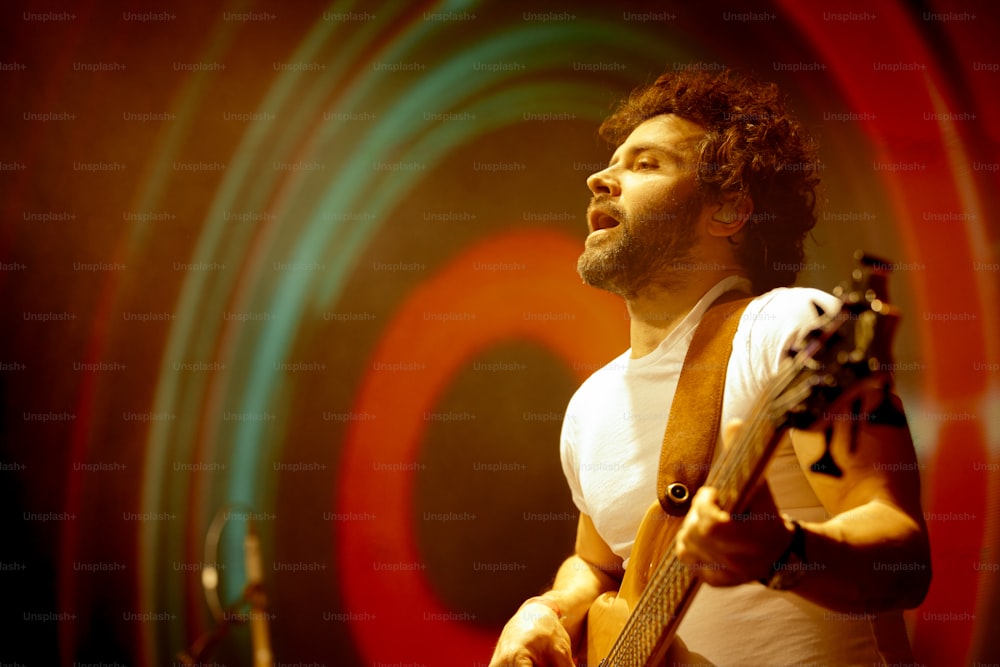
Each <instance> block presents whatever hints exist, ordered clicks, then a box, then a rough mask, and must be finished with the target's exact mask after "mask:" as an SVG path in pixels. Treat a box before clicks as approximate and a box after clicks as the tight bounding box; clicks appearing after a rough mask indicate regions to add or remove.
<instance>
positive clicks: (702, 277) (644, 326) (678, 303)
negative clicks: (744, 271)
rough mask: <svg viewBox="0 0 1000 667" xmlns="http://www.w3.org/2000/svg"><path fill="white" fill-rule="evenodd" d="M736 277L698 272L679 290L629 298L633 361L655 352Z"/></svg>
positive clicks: (723, 272)
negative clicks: (701, 304) (711, 295)
mask: <svg viewBox="0 0 1000 667" xmlns="http://www.w3.org/2000/svg"><path fill="white" fill-rule="evenodd" d="M733 275H741V272H740V271H736V270H729V269H722V270H719V271H706V272H698V275H696V276H691V277H690V279H688V280H686V281H685V282H684V284H682V285H680V286H678V287H676V288H672V289H662V288H653V287H650V288H647V289H645V290H643V291H642V292H640V293H639V294H638V295H636V296H635V297H633V298H630V299H626V301H625V305H626V307H627V308H628V314H629V339H630V342H631V346H632V352H631V356H632V358H633V359H638V358H639V357H644V356H646V355H647V354H649V353H650V352H652V351H653V350H655V349H656V348H657V346H658V345H659V344H660V343H662V342H663V339H664V338H666V337H667V336H668V335H669V334H670V332H671V331H673V330H674V328H676V326H677V324H678V323H679V322H680V321H681V320H683V319H684V316H685V315H687V314H688V313H690V312H691V310H692V309H693V308H694V307H695V305H697V303H698V301H700V300H701V298H702V297H703V296H705V294H706V293H707V292H708V291H709V290H710V289H712V288H713V287H714V286H715V285H717V284H718V283H719V281H721V280H722V279H724V278H727V277H729V276H733Z"/></svg>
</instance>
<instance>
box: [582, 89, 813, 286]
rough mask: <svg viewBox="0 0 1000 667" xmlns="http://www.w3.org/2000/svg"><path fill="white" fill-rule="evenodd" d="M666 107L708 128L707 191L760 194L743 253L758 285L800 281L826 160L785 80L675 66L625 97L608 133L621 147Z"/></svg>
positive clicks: (703, 185) (703, 152)
mask: <svg viewBox="0 0 1000 667" xmlns="http://www.w3.org/2000/svg"><path fill="white" fill-rule="evenodd" d="M660 114H676V115H677V116H680V117H682V118H685V119H687V120H690V121H692V122H694V123H697V124H698V125H701V126H702V127H703V128H705V136H704V137H703V139H702V141H701V144H700V145H699V160H698V184H699V189H700V191H701V195H702V196H703V197H705V198H716V197H718V196H720V195H722V194H725V193H736V192H739V193H744V194H748V195H749V196H750V198H751V200H752V201H753V205H754V210H753V214H752V216H751V217H750V220H749V221H748V223H747V225H746V226H745V227H744V229H743V231H741V233H740V240H739V241H738V247H737V250H736V255H737V258H738V259H739V261H740V263H741V264H742V266H743V268H744V269H745V270H746V271H747V272H748V273H749V275H750V279H751V281H752V282H753V289H754V292H755V293H757V294H760V293H763V292H766V291H767V290H769V289H772V288H774V287H780V286H784V285H790V284H792V283H793V282H794V281H795V276H796V274H797V273H798V271H799V268H801V266H802V260H803V257H804V254H805V251H804V248H803V245H804V241H805V237H806V234H808V232H809V230H810V229H812V228H813V226H814V225H815V224H816V188H817V186H818V185H819V177H818V176H817V173H816V172H817V171H818V169H819V163H818V160H817V157H816V152H817V151H816V143H815V141H814V140H813V139H811V138H810V137H809V136H808V135H807V134H806V132H805V131H804V129H803V127H802V125H801V124H800V123H799V122H798V121H797V120H796V119H795V118H793V117H792V116H791V115H790V114H789V112H788V111H787V110H786V109H785V105H784V101H783V99H782V96H781V94H780V93H779V91H778V87H777V86H776V85H774V84H771V83H761V82H758V81H756V80H755V79H753V78H751V77H749V76H746V75H738V74H736V73H734V72H731V71H729V70H725V71H722V72H718V73H714V74H713V73H708V72H704V71H699V70H695V71H689V70H683V71H679V72H668V73H666V74H664V75H662V76H661V77H660V78H658V79H657V80H656V81H655V82H654V83H653V84H652V85H649V86H645V87H642V88H638V89H636V90H634V91H633V92H632V93H631V94H630V95H629V96H628V97H627V98H626V99H625V100H623V101H622V102H621V104H620V105H619V106H618V108H617V109H616V110H615V111H614V112H613V113H612V114H611V116H609V117H608V118H607V119H606V120H605V121H604V123H603V124H602V125H601V127H600V130H599V133H600V136H601V137H602V138H603V139H605V140H607V141H608V142H610V143H611V144H613V145H615V146H618V145H620V144H621V143H623V142H624V141H625V139H626V138H628V135H629V134H631V132H632V130H634V129H635V128H636V127H638V126H639V125H640V124H641V123H643V122H644V121H646V120H649V119H650V118H652V117H654V116H658V115H660Z"/></svg>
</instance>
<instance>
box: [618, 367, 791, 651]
mask: <svg viewBox="0 0 1000 667" xmlns="http://www.w3.org/2000/svg"><path fill="white" fill-rule="evenodd" d="M798 371H799V364H797V363H796V362H795V361H794V360H793V359H788V363H786V364H785V365H784V367H783V369H782V371H781V372H780V373H779V374H778V377H776V378H775V379H774V381H773V382H772V383H771V385H770V389H769V390H768V391H767V392H765V394H764V395H763V396H761V397H760V399H759V400H758V401H757V402H756V403H755V404H754V408H753V410H752V412H751V415H750V417H749V419H748V421H747V422H745V423H744V425H743V428H741V429H740V433H739V436H738V437H737V439H736V442H734V443H733V444H731V445H730V446H729V447H727V448H726V450H725V452H724V453H723V454H722V456H721V459H720V461H719V463H718V465H717V466H714V467H713V469H712V471H711V473H710V474H709V476H708V479H707V481H706V482H705V484H706V486H712V487H714V488H716V489H717V490H718V491H719V499H718V502H719V505H720V507H721V508H722V509H724V510H726V511H728V512H730V513H739V512H741V511H743V510H744V509H745V507H746V504H747V503H748V502H749V499H750V496H751V495H752V493H753V492H754V490H755V488H756V486H757V483H758V482H759V481H760V479H761V478H762V477H763V476H764V472H765V470H766V469H767V464H768V462H769V461H770V459H771V457H772V455H773V454H774V451H775V450H776V449H777V446H778V443H779V442H780V440H781V437H782V434H783V433H784V428H783V426H784V424H785V421H786V420H785V414H786V412H787V410H788V406H789V405H793V404H794V402H795V401H794V397H787V396H781V394H782V392H783V391H784V390H785V389H786V388H787V387H788V385H789V383H790V382H791V380H792V379H793V378H794V377H795V376H796V375H797V373H798ZM675 546H676V545H675V543H674V541H671V544H670V547H669V548H668V550H667V552H666V555H665V556H664V557H663V559H662V560H661V561H660V563H659V564H658V565H657V567H656V569H655V571H654V572H653V573H652V575H651V576H650V580H649V582H648V584H647V586H646V588H645V590H644V591H643V593H642V595H641V597H640V598H639V601H638V602H637V604H636V606H635V609H633V610H632V613H631V614H630V616H629V619H628V622H627V623H626V625H625V627H624V629H623V630H622V632H621V634H620V635H619V637H618V640H617V641H616V642H615V644H614V646H613V647H612V649H611V652H610V653H609V654H608V656H607V657H606V658H605V659H604V660H603V661H602V662H601V667H612V666H613V667H654V666H655V665H659V664H661V663H662V660H663V657H664V655H665V654H666V651H667V648H668V647H669V645H670V642H671V641H673V638H674V634H675V633H676V631H677V626H679V625H680V622H681V620H682V619H683V617H684V614H685V613H686V612H687V609H688V607H689V606H690V604H691V602H692V601H693V599H694V596H695V593H697V591H698V587H699V586H700V585H701V580H700V579H699V578H698V577H697V576H695V575H694V574H692V572H691V570H690V569H688V567H687V566H686V565H684V563H682V562H681V561H680V560H679V559H678V558H677V557H676V556H675V555H674V553H675V551H676V550H675V548H674V547H675Z"/></svg>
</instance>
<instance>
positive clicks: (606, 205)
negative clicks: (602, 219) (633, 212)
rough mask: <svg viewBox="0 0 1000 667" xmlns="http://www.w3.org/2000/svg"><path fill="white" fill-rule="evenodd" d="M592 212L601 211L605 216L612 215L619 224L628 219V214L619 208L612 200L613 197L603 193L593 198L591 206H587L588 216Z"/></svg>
mask: <svg viewBox="0 0 1000 667" xmlns="http://www.w3.org/2000/svg"><path fill="white" fill-rule="evenodd" d="M591 211H600V212H601V213H604V214H605V215H610V216H611V217H612V218H614V219H615V220H617V221H618V222H623V221H624V220H625V219H627V218H628V212H627V211H626V210H625V209H624V208H622V207H621V206H619V205H618V204H617V203H616V202H615V201H614V200H613V199H612V198H611V195H607V194H603V193H601V194H599V195H594V196H593V197H591V199H590V204H589V205H588V206H587V214H588V215H589V214H590V213H591Z"/></svg>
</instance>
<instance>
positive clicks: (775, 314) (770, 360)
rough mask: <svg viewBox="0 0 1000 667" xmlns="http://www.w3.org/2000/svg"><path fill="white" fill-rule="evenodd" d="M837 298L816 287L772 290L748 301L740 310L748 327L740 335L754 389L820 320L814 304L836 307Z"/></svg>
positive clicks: (828, 309)
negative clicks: (742, 311) (744, 307)
mask: <svg viewBox="0 0 1000 667" xmlns="http://www.w3.org/2000/svg"><path fill="white" fill-rule="evenodd" d="M840 305H841V302H840V299H838V298H837V297H835V296H833V295H832V294H829V293H827V292H823V291H821V290H818V289H813V288H805V287H797V288H779V289H776V290H772V291H771V292H768V293H767V294H765V295H763V296H762V297H761V298H759V299H756V300H754V301H753V302H751V304H750V306H748V307H747V309H746V311H744V313H743V318H744V323H745V324H746V325H748V326H749V330H748V335H747V336H746V337H745V338H744V341H745V344H746V346H747V349H746V351H745V352H746V355H747V358H748V359H754V360H756V361H755V362H754V364H753V378H754V384H755V389H756V390H757V391H758V392H760V391H763V390H764V388H765V387H766V386H767V384H768V382H769V381H770V379H771V378H773V377H774V376H775V375H777V373H778V369H779V367H780V364H781V361H782V359H783V358H785V357H786V356H787V355H788V351H789V350H790V349H792V348H793V347H794V346H795V344H796V343H797V342H798V341H799V340H801V339H802V337H803V336H805V334H806V333H807V332H808V331H809V330H810V329H812V328H814V327H815V326H817V325H818V324H819V323H820V320H821V315H820V314H819V311H818V310H817V306H819V307H820V308H822V309H823V311H824V312H826V313H835V312H838V311H839V309H840Z"/></svg>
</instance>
